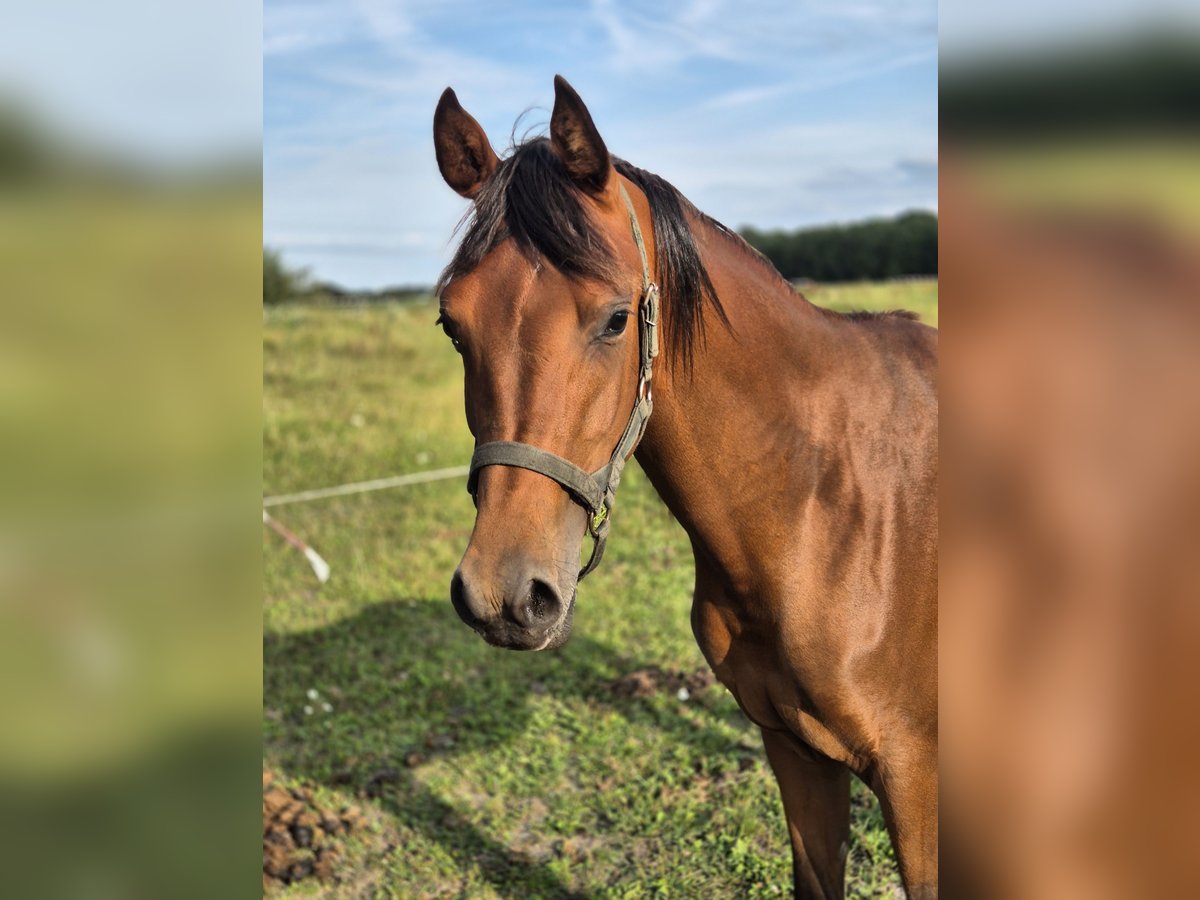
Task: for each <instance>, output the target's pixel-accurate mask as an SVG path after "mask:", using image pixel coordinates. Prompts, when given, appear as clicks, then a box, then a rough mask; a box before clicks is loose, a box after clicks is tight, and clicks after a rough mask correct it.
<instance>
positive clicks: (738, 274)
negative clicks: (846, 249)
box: [637, 221, 842, 578]
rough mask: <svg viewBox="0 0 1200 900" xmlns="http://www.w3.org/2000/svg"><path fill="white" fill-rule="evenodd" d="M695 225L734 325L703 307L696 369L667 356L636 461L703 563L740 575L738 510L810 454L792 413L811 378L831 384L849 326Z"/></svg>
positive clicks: (745, 559)
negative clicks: (802, 452) (802, 449)
mask: <svg viewBox="0 0 1200 900" xmlns="http://www.w3.org/2000/svg"><path fill="white" fill-rule="evenodd" d="M693 228H694V233H695V234H696V237H697V243H698V245H699V246H700V249H701V255H702V258H703V260H704V263H705V266H706V268H707V269H708V272H709V275H710V276H711V277H712V280H713V283H714V285H715V287H716V289H717V293H718V295H719V296H720V298H721V303H722V306H723V307H724V309H725V312H726V315H727V316H728V318H729V325H730V327H729V328H726V327H725V325H724V323H722V322H721V321H720V318H719V317H718V316H717V315H715V314H714V312H713V311H712V310H711V309H709V310H707V312H706V315H705V324H706V329H705V338H704V340H702V341H698V342H697V346H696V348H695V354H694V358H693V364H692V366H691V368H690V370H689V368H688V367H687V366H686V365H685V364H684V363H683V362H682V360H675V359H674V358H673V356H672V350H671V348H667V349H666V351H665V354H664V358H663V360H662V361H661V362H660V366H658V367H656V371H655V379H654V414H653V415H652V417H651V419H650V423H649V426H648V428H647V431H646V435H645V437H644V438H643V440H642V443H641V445H640V447H639V449H638V451H637V458H638V462H639V463H640V464H641V466H642V468H643V470H644V471H645V472H646V474H647V476H648V477H649V478H650V480H651V482H652V483H653V485H654V487H655V489H656V490H657V491H658V493H659V496H661V497H662V499H663V500H664V502H665V503H666V504H667V506H668V508H669V509H670V510H671V512H672V513H673V514H674V515H675V517H676V518H677V519H678V520H679V522H680V523H681V524H682V525H683V527H684V528H685V530H687V532H688V534H689V536H690V537H691V539H692V544H693V547H694V549H695V550H696V552H697V557H698V562H699V561H700V557H702V556H705V557H707V558H708V559H710V560H711V561H713V562H716V563H717V564H718V565H719V566H720V567H721V568H722V569H723V570H724V571H725V572H727V573H729V574H730V575H731V577H735V578H736V577H737V573H738V571H739V570H744V571H745V572H747V573H749V572H751V571H753V570H754V569H755V568H756V565H755V562H754V559H753V556H754V551H753V548H752V547H750V546H748V539H749V538H752V536H753V529H747V528H746V523H745V520H744V518H743V519H742V520H741V521H739V518H740V517H739V516H738V514H737V509H738V507H739V506H741V505H742V504H743V503H745V504H751V503H752V502H753V500H754V498H755V497H756V496H761V494H762V492H763V491H764V490H766V491H770V490H771V489H772V488H771V484H772V480H773V479H774V478H775V477H776V476H777V475H778V469H779V467H780V466H781V465H784V464H787V462H788V461H789V460H790V459H791V457H792V455H793V454H794V452H795V448H796V447H798V446H803V426H802V423H800V422H797V421H796V417H795V416H793V415H789V414H787V413H785V405H787V406H791V405H794V403H795V398H796V397H797V396H798V395H799V394H800V393H801V392H803V391H804V389H805V383H806V382H807V383H809V384H810V385H814V384H815V383H816V382H818V381H821V380H827V374H828V373H827V369H828V368H829V367H830V366H831V365H834V362H833V361H834V360H835V359H836V355H835V354H834V353H833V352H832V344H833V342H834V340H835V339H836V337H837V335H838V333H839V329H840V328H841V327H842V326H841V323H839V322H838V321H837V320H836V319H834V318H833V317H830V316H829V315H828V314H826V313H824V312H822V311H821V310H818V309H817V308H816V307H814V306H812V304H810V303H809V302H808V301H807V300H805V299H804V298H803V297H801V296H800V295H799V294H797V293H796V292H795V291H794V290H792V288H791V286H790V285H788V284H787V283H786V282H784V281H783V280H782V279H781V278H780V277H779V275H778V274H776V273H775V272H774V271H773V270H772V269H771V268H770V267H769V266H768V265H765V264H764V263H763V262H762V261H761V260H759V259H757V258H755V257H754V256H753V255H752V254H751V253H750V252H749V251H748V250H747V249H746V248H745V247H741V246H738V244H737V243H736V242H735V241H734V240H733V239H732V238H730V237H729V236H727V235H722V234H719V233H717V232H716V230H715V229H713V228H712V227H711V226H709V225H707V224H706V223H704V222H701V221H694V222H693ZM664 315H667V316H669V315H670V310H669V309H666V310H664ZM814 414H815V413H814ZM747 508H753V507H751V506H748V507H747Z"/></svg>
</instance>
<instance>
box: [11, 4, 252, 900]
mask: <svg viewBox="0 0 1200 900" xmlns="http://www.w3.org/2000/svg"><path fill="white" fill-rule="evenodd" d="M223 7H224V4H217V5H215V6H213V8H212V9H211V10H210V11H208V12H204V11H202V10H200V9H193V8H190V7H189V8H185V7H184V6H183V5H178V6H177V7H176V5H173V4H168V5H167V6H166V7H162V8H161V9H160V10H159V11H158V12H159V13H161V19H159V18H158V17H157V16H156V17H155V19H156V20H155V24H153V25H152V26H151V25H150V24H149V20H148V19H147V17H146V15H145V10H144V8H140V7H137V6H134V5H131V4H127V3H126V4H123V3H121V2H117V3H116V4H106V5H105V7H104V10H103V14H102V15H103V18H104V28H102V29H96V30H94V31H92V30H85V29H87V28H88V26H87V24H86V23H87V22H88V21H89V20H90V19H91V18H92V16H93V14H94V13H96V10H92V9H91V8H90V7H84V6H83V5H79V6H78V7H77V8H72V9H55V10H43V11H42V12H41V13H38V12H37V11H36V10H29V9H25V10H13V11H12V15H11V16H9V15H8V14H6V19H7V20H8V21H7V24H6V29H7V34H6V35H5V36H4V37H3V38H0V45H3V49H4V50H5V51H8V50H13V53H12V54H11V55H9V58H8V59H7V60H6V65H5V66H4V68H3V70H2V71H3V73H4V75H3V77H4V79H5V81H4V82H0V309H2V314H0V322H2V324H0V703H2V705H3V709H4V715H3V716H0V809H3V810H4V815H3V816H2V817H0V823H2V824H0V871H3V873H4V875H3V887H2V888H0V893H3V894H4V895H5V896H12V897H127V896H154V897H168V896H169V897H214V896H220V897H236V896H254V895H255V894H256V892H258V891H259V890H260V885H261V881H260V876H259V874H258V871H257V870H258V867H259V860H260V857H259V852H258V850H257V848H256V831H257V830H258V828H259V826H258V822H257V820H258V816H259V815H260V810H259V801H258V797H257V794H258V791H259V784H260V774H259V767H260V764H261V739H260V737H259V718H260V708H261V619H260V613H259V593H260V578H259V569H260V565H259V555H260V553H259V547H260V546H261V544H260V543H259V542H260V541H261V533H260V531H259V527H258V525H257V518H256V516H257V511H256V510H255V506H256V505H257V504H258V503H259V496H260V493H261V491H260V471H261V443H260V441H261V439H260V431H259V427H258V421H259V414H260V409H261V341H260V328H261V321H262V320H261V294H260V280H259V279H260V276H261V164H260V160H259V144H260V142H261V131H260V128H261V124H260V112H259V111H260V109H261V59H260V56H259V52H258V46H259V43H260V41H261V10H260V9H259V8H258V7H257V6H250V7H246V8H245V9H244V10H243V11H242V12H241V14H240V15H239V16H235V17H230V16H229V15H227V14H228V13H229V12H230V11H229V10H228V9H226V8H223ZM205 16H209V17H211V18H212V19H213V21H212V22H210V23H207V25H206V23H205V21H204V17H205ZM243 32H244V33H243ZM214 34H215V35H218V36H219V37H220V40H219V41H218V42H217V44H214V45H209V44H207V43H204V38H203V36H204V35H214ZM218 44H219V45H218ZM247 48H249V51H250V52H248V51H247ZM75 51H78V52H75ZM156 53H157V54H158V55H157V56H156ZM35 57H36V60H35V62H31V63H29V66H28V68H27V69H21V68H20V65H21V61H22V60H23V59H24V60H34V59H35ZM143 57H145V58H159V59H162V58H166V57H170V60H171V61H170V63H169V64H170V65H173V66H176V67H177V68H178V69H179V70H180V71H182V72H184V73H185V74H190V75H191V77H192V78H193V79H199V80H200V81H201V84H200V85H198V88H199V90H197V91H196V93H195V94H194V95H192V94H188V93H187V92H184V93H179V90H178V89H179V88H180V87H181V84H180V82H178V81H174V82H173V81H171V79H169V78H163V79H162V81H161V82H159V81H158V80H157V79H158V78H159V76H160V74H161V73H159V72H157V71H149V70H145V69H140V68H138V66H137V63H138V60H139V59H141V58H143ZM164 64H165V63H164ZM239 66H240V67H241V68H240V71H241V79H242V80H241V82H240V83H238V82H237V78H238V75H237V72H238V67H239ZM202 73H210V74H211V75H212V76H213V77H211V78H210V77H209V75H206V74H202ZM210 83H211V84H213V85H220V87H221V90H222V91H223V92H224V97H225V99H228V100H229V102H228V104H227V105H228V107H229V109H230V113H229V115H231V116H234V118H235V119H236V121H224V120H223V119H222V118H221V115H222V114H220V112H219V111H218V113H217V114H214V113H213V109H214V107H215V104H211V103H209V100H210V99H211V98H208V97H206V96H201V95H202V94H204V92H205V90H207V88H206V87H205V85H207V84H210ZM164 85H165V86H164ZM243 95H244V102H243V100H242V99H239V98H242V97H243ZM114 97H115V98H116V99H117V100H118V101H119V102H114V100H113V98H114ZM106 103H107V104H108V105H107V106H106V105H105V104H106ZM98 109H99V110H101V111H102V112H103V111H108V114H109V118H108V119H105V118H104V117H103V116H102V115H100V113H96V112H95V111H96V110H98ZM80 110H86V111H87V112H89V113H94V115H91V117H90V118H89V117H88V116H84V115H83V114H81V113H80V112H79V111H80ZM114 110H115V111H114ZM122 117H124V118H122ZM85 118H86V119H87V121H86V123H85V122H84V121H83V119H85ZM129 121H133V123H134V124H133V125H132V126H130V125H129V124H127V123H128V122H129ZM206 135H207V136H208V137H209V138H212V139H211V140H207V142H206V137H205V136H206Z"/></svg>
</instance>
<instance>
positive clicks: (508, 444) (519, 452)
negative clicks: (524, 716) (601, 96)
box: [467, 184, 659, 580]
mask: <svg viewBox="0 0 1200 900" xmlns="http://www.w3.org/2000/svg"><path fill="white" fill-rule="evenodd" d="M618 188H619V189H620V191H621V198H622V199H623V200H624V201H625V208H626V209H627V210H628V211H629V225H630V227H631V228H632V229H633V242H634V243H635V244H637V249H638V255H639V256H640V257H641V260H642V297H641V300H640V301H639V302H638V347H639V364H638V386H637V396H636V398H635V399H634V405H633V412H631V413H630V414H629V422H628V423H627V424H626V425H625V431H624V432H622V434H621V439H620V440H619V441H617V446H616V448H615V449H614V450H613V452H612V456H611V457H609V460H608V463H607V465H605V466H604V467H603V468H601V469H598V470H596V471H595V472H592V473H591V474H588V473H587V472H585V471H584V470H583V469H581V468H579V466H577V465H575V463H573V462H571V461H569V460H566V459H563V458H562V457H561V456H559V455H558V454H555V453H551V452H550V451H549V450H543V449H541V448H540V447H534V446H532V445H531V444H522V443H519V442H517V441H491V442H489V443H486V444H478V445H477V446H476V447H475V453H474V454H473V455H472V456H471V472H470V474H469V475H468V476H467V491H468V492H469V493H470V494H471V496H474V495H475V491H476V488H477V486H478V484H479V470H480V469H482V468H483V467H484V466H515V467H516V468H519V469H528V470H530V471H531V472H537V473H538V474H540V475H545V476H546V477H547V478H549V479H551V480H552V481H556V482H558V484H559V485H561V486H562V488H563V490H565V491H566V492H567V493H568V494H569V495H570V497H571V499H572V500H574V501H575V502H576V503H578V504H579V505H580V506H582V507H583V508H584V511H585V512H587V515H588V534H590V535H591V536H592V538H593V540H594V541H595V543H594V544H593V546H592V555H591V557H590V558H589V559H588V561H587V565H585V566H584V567H583V568H582V569H580V570H579V576H578V579H579V580H582V579H583V577H584V576H585V575H587V574H588V573H589V572H591V571H592V570H593V569H594V568H596V566H598V565H599V564H600V560H601V558H603V556H604V546H605V544H606V542H607V541H608V528H609V517H610V514H611V513H612V508H613V504H614V503H615V502H616V496H617V487H618V485H620V483H621V471H622V470H623V469H624V468H625V461H626V460H627V459H628V458H629V456H630V454H632V453H633V451H634V450H635V449H636V448H637V445H638V442H639V441H641V439H642V435H643V434H645V433H646V423H647V422H649V421H650V413H651V412H652V411H653V410H654V398H653V390H652V388H651V380H652V378H653V376H654V360H655V358H656V357H657V356H658V314H659V304H658V285H656V284H655V283H654V282H653V281H651V280H650V263H649V261H648V260H647V259H646V244H645V240H644V238H643V237H642V229H641V226H639V225H638V218H637V213H636V212H635V211H634V208H633V201H632V200H630V199H629V193H628V192H627V191H626V190H625V185H623V184H618Z"/></svg>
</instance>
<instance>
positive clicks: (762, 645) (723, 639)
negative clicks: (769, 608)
mask: <svg viewBox="0 0 1200 900" xmlns="http://www.w3.org/2000/svg"><path fill="white" fill-rule="evenodd" d="M692 620H693V621H692V625H693V631H694V632H695V635H696V640H697V642H698V643H699V645H700V649H701V650H702V651H703V653H704V655H705V658H706V659H707V660H708V662H709V665H710V666H712V669H713V673H714V674H715V675H716V676H717V680H718V681H720V682H721V683H722V684H723V685H724V686H725V688H726V689H727V690H728V691H729V692H730V693H731V694H732V695H733V697H734V699H735V700H737V703H738V705H739V706H740V707H741V708H742V711H743V712H744V713H745V714H746V716H747V718H749V719H750V721H752V722H753V723H754V724H756V725H758V726H759V727H760V728H765V729H768V730H770V731H786V732H788V733H790V734H791V735H792V736H793V737H794V738H796V739H798V740H800V741H801V742H803V743H804V744H807V745H808V746H810V747H812V748H814V749H816V750H818V751H819V752H821V753H823V754H824V755H826V756H828V757H830V758H832V759H838V760H841V761H842V762H845V763H846V764H847V765H850V766H851V768H855V769H857V768H860V767H861V762H862V760H860V759H859V758H858V756H857V755H856V754H855V753H853V752H852V751H851V750H850V749H849V747H848V746H847V743H846V742H845V741H843V740H842V739H840V738H839V737H838V736H837V734H835V731H834V730H833V729H831V728H830V727H828V725H827V723H826V722H825V721H824V717H823V716H822V714H821V711H820V710H818V709H816V708H814V706H813V704H812V703H811V702H810V701H809V700H808V699H806V698H807V697H808V694H806V693H805V691H804V690H803V687H802V685H801V684H800V683H799V681H798V678H797V672H796V669H795V666H793V665H787V664H785V662H784V661H783V660H782V659H781V658H780V656H779V654H778V653H777V652H776V648H775V646H774V644H773V642H771V641H769V640H765V639H758V638H756V637H755V636H753V635H751V634H747V632H746V630H744V629H742V628H740V627H739V623H738V622H737V621H736V620H732V621H731V620H730V618H729V616H728V615H727V614H726V613H725V612H724V611H723V610H722V609H721V608H719V607H715V606H709V605H705V604H698V605H697V606H695V607H693V610H692Z"/></svg>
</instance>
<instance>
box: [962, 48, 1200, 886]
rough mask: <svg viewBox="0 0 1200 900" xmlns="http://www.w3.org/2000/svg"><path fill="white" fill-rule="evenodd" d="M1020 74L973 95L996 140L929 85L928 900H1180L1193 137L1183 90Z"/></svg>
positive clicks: (1196, 728) (1191, 589) (1193, 399)
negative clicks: (934, 125) (931, 715)
mask: <svg viewBox="0 0 1200 900" xmlns="http://www.w3.org/2000/svg"><path fill="white" fill-rule="evenodd" d="M1191 46H1192V47H1193V48H1194V47H1195V46H1196V45H1195V43H1193V44H1191ZM1089 58H1091V59H1092V60H1093V61H1095V60H1096V59H1100V63H1099V69H1098V70H1096V71H1099V72H1104V71H1105V69H1104V65H1103V60H1104V59H1105V58H1106V57H1104V56H1103V54H1102V53H1099V52H1097V53H1092V54H1091V56H1090V57H1089ZM1195 58H1196V57H1193V60H1194V59H1195ZM1060 59H1061V58H1060ZM1113 60H1114V61H1113V65H1114V66H1117V65H1118V63H1120V65H1125V64H1126V63H1125V62H1121V60H1126V61H1127V56H1122V57H1120V58H1119V59H1118V57H1113ZM1176 61H1177V60H1176ZM1159 62H1162V61H1161V60H1160V61H1159ZM1037 65H1042V64H1041V63H1037V64H1036V65H1034V64H1031V65H1030V67H1029V68H1028V69H1027V68H1025V64H1023V63H1014V64H1013V65H1012V66H1011V69H1005V68H1004V67H1002V66H1001V67H992V68H991V69H990V70H988V72H989V74H988V78H990V79H991V81H989V82H988V85H989V89H991V90H992V91H993V95H992V96H993V100H995V98H1000V99H999V100H996V101H995V109H996V110H1003V115H998V116H997V117H996V118H992V119H989V118H987V117H986V116H984V117H982V118H981V117H980V114H979V113H980V109H981V108H983V107H981V106H975V107H971V106H970V105H969V104H965V103H964V102H963V96H964V95H963V94H962V93H961V91H960V89H961V88H962V85H960V84H959V83H957V82H955V81H954V74H953V71H951V72H950V74H947V75H945V77H946V79H947V83H948V84H949V85H950V86H951V90H950V92H949V94H950V96H951V97H952V98H953V99H954V100H955V102H953V103H951V104H950V105H949V112H947V108H946V107H944V108H943V120H942V135H943V138H942V159H941V165H942V170H941V184H940V189H941V190H940V208H939V212H940V219H941V246H940V252H941V280H942V291H943V293H944V296H945V297H946V298H947V299H946V304H945V305H946V319H947V321H946V327H947V334H948V336H949V340H948V341H947V342H946V343H945V345H944V347H945V352H944V356H943V358H942V391H943V407H942V420H941V421H942V452H943V457H944V475H943V479H944V480H943V494H942V507H943V508H942V515H943V519H942V535H943V543H942V548H941V553H942V556H941V620H940V642H941V653H940V679H941V690H940V699H941V722H942V731H941V735H942V744H941V751H942V772H943V782H942V844H943V860H942V861H943V871H944V881H943V883H944V884H945V885H946V895H947V896H969V897H1004V898H1010V897H1011V898H1033V900H1036V898H1046V900H1073V898H1080V900H1083V898H1087V900H1097V898H1126V897H1128V898H1134V897H1181V896H1191V895H1194V894H1195V893H1196V878H1195V872H1194V855H1195V848H1196V847H1197V846H1200V827H1198V826H1197V824H1196V818H1195V813H1194V811H1195V809H1196V806H1197V804H1198V803H1200V776H1197V774H1196V770H1195V767H1194V766H1193V765H1192V757H1193V756H1194V747H1195V745H1196V739H1197V737H1200V721H1198V718H1197V709H1198V707H1197V703H1196V689H1197V685H1200V652H1198V651H1200V552H1197V551H1198V548H1200V142H1197V140H1196V137H1197V134H1200V132H1198V131H1197V128H1196V124H1197V123H1196V122H1195V121H1194V120H1192V119H1189V116H1188V113H1187V109H1186V107H1185V106H1184V105H1180V104H1176V105H1174V106H1172V104H1171V102H1170V101H1171V98H1172V97H1173V96H1178V95H1180V94H1186V93H1187V92H1188V91H1190V90H1193V89H1194V83H1193V84H1192V85H1191V87H1186V86H1183V85H1180V86H1178V90H1175V91H1174V92H1165V93H1163V94H1156V95H1155V96H1154V97H1153V98H1150V97H1148V96H1147V94H1146V92H1145V91H1144V90H1143V89H1144V88H1146V87H1147V86H1148V85H1153V84H1154V83H1156V82H1155V78H1157V77H1158V76H1157V75H1156V74H1155V73H1157V72H1159V70H1160V68H1162V67H1163V66H1165V67H1166V68H1168V69H1170V66H1171V65H1174V63H1170V62H1163V63H1162V66H1160V65H1159V63H1158V62H1156V63H1154V64H1153V65H1150V66H1149V68H1148V69H1147V70H1146V71H1148V72H1150V74H1149V75H1148V76H1147V79H1146V80H1144V81H1143V82H1138V81H1137V80H1136V79H1135V80H1129V79H1125V78H1123V77H1122V78H1118V77H1116V76H1113V77H1103V78H1101V77H1097V78H1096V79H1093V80H1091V81H1088V80H1087V79H1075V80H1074V81H1072V82H1071V83H1070V85H1069V86H1068V87H1064V88H1062V90H1061V91H1056V90H1049V91H1044V90H1042V88H1041V85H1042V84H1043V83H1042V82H1040V81H1038V79H1036V78H1034V77H1032V76H1031V74H1030V73H1031V72H1038V71H1042V70H1043V69H1044V68H1045V67H1044V66H1043V69H1038V68H1037ZM1190 65H1191V66H1192V68H1193V69H1194V62H1193V63H1190ZM946 71H947V70H946V69H943V72H944V73H945V72H946ZM1122 72H1124V73H1125V74H1127V72H1125V70H1122ZM1009 76H1011V77H1009ZM1118 82H1120V83H1121V84H1122V85H1123V87H1122V88H1121V90H1119V91H1117V90H1115V89H1113V91H1112V92H1111V93H1108V94H1105V93H1104V91H1105V90H1108V89H1111V88H1113V85H1115V84H1116V83H1118ZM1059 87H1062V86H1061V85H1060V86H1059ZM1022 91H1024V93H1022ZM1034 94H1037V96H1036V97H1034V96H1033V95H1034ZM973 96H976V97H978V96H979V95H978V94H976V95H973ZM1084 96H1092V99H1091V101H1089V102H1088V103H1086V104H1085V103H1083V102H1082V98H1083V97H1084ZM1027 98H1031V99H1030V102H1029V104H1028V106H1025V105H1023V100H1024V99H1027ZM1151 100H1152V101H1153V102H1150V101H1151ZM1143 101H1145V102H1144V103H1143ZM1056 102H1057V103H1058V104H1059V106H1058V107H1055V103H1056ZM956 103H957V106H956V105H955V104H956ZM1064 104H1066V105H1065V106H1064ZM955 109H960V110H967V109H969V111H970V114H969V115H965V116H964V117H963V119H955V118H954V110H955ZM1192 109H1193V110H1194V109H1195V107H1194V106H1193V107H1192ZM1089 110H1090V113H1091V114H1090V115H1089V114H1087V112H1088V111H1089ZM1026 113H1028V115H1026Z"/></svg>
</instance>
